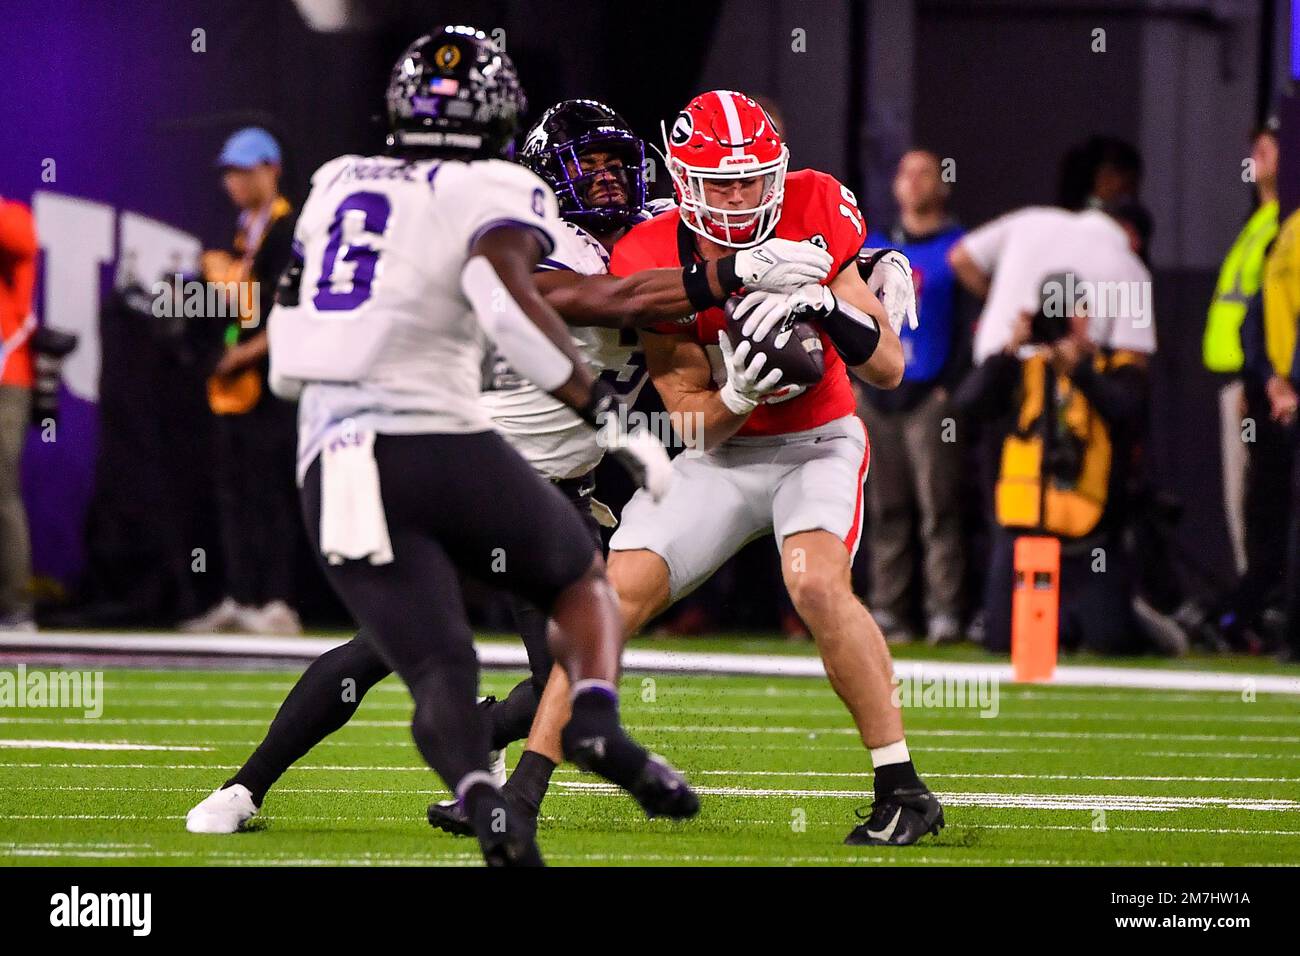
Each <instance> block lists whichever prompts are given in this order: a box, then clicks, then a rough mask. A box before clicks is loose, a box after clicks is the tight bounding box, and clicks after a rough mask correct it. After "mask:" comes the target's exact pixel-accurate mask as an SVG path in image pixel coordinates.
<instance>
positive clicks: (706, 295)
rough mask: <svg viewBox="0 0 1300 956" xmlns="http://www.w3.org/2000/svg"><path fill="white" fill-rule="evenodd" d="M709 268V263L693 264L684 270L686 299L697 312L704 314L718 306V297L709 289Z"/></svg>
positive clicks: (683, 280)
mask: <svg viewBox="0 0 1300 956" xmlns="http://www.w3.org/2000/svg"><path fill="white" fill-rule="evenodd" d="M707 268H708V264H707V263H704V262H693V263H691V264H690V265H689V266H686V268H684V269H682V285H683V286H685V287H686V298H687V300H689V301H690V303H691V308H693V309H694V310H695V311H696V312H703V311H704V310H705V309H711V308H713V307H714V306H715V305H717V304H718V299H717V297H716V296H715V295H714V294H713V292H712V290H710V289H709V274H708V272H707V271H706V270H707Z"/></svg>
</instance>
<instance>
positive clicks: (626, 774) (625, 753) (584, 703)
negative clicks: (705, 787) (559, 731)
mask: <svg viewBox="0 0 1300 956" xmlns="http://www.w3.org/2000/svg"><path fill="white" fill-rule="evenodd" d="M563 739H564V743H565V751H566V753H567V752H568V751H569V750H570V749H571V747H573V746H577V745H578V744H579V743H580V742H582V741H584V740H591V739H599V740H600V741H601V744H600V748H599V750H593V749H591V748H587V753H588V754H589V755H590V757H589V759H590V760H591V766H590V767H588V768H587V769H590V770H593V771H595V772H596V773H598V774H600V775H601V776H602V777H605V778H606V779H608V780H612V781H613V782H614V783H616V784H618V785H619V786H621V787H628V786H631V785H632V783H633V782H634V781H635V780H636V777H637V775H638V774H639V773H640V772H641V769H642V768H643V767H645V765H646V762H647V761H648V760H649V759H650V754H649V753H647V752H646V750H645V749H644V748H643V747H641V746H640V745H639V744H637V743H636V742H634V741H633V740H632V739H631V738H630V737H628V735H627V734H625V733H624V732H623V728H622V727H621V726H620V724H619V719H618V693H617V692H616V691H613V690H611V689H610V688H608V687H605V686H594V687H587V688H585V689H583V690H581V691H579V692H578V693H577V694H576V695H575V696H574V698H573V715H572V716H571V717H570V718H569V723H568V725H567V726H566V727H565V728H564V734H563Z"/></svg>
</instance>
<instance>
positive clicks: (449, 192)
mask: <svg viewBox="0 0 1300 956" xmlns="http://www.w3.org/2000/svg"><path fill="white" fill-rule="evenodd" d="M503 224H516V225H519V226H523V227H526V228H529V229H532V230H534V232H535V233H536V234H537V237H538V238H539V239H540V240H541V242H542V248H543V254H544V255H549V254H550V253H551V251H552V250H553V249H554V248H555V244H556V237H557V234H558V230H559V229H560V228H562V224H561V222H560V220H559V218H558V212H557V208H556V201H555V196H554V194H553V193H552V192H551V189H550V187H549V186H547V185H546V184H545V183H544V182H543V181H542V180H541V179H539V178H538V177H537V176H536V175H534V174H533V173H532V172H530V171H529V170H527V169H525V168H523V167H522V166H517V165H515V164H513V163H507V162H503V161H501V160H480V161H476V162H471V163H463V162H455V161H450V160H424V161H419V162H411V161H408V160H401V159H395V158H392V157H386V156H340V157H338V158H337V159H334V160H331V161H330V162H328V163H326V164H325V165H324V166H322V167H321V168H320V169H318V170H317V171H316V173H315V175H314V176H312V186H311V193H310V194H309V196H308V198H307V202H306V203H305V204H304V206H303V209H302V214H301V216H300V217H299V219H298V225H297V230H296V232H295V244H294V250H295V254H296V256H298V257H299V261H300V262H301V274H300V276H299V278H298V281H297V285H296V288H295V287H293V286H292V285H291V286H290V287H287V288H286V287H284V286H282V288H281V290H280V296H279V301H278V304H277V306H276V307H275V309H273V310H272V312H271V314H270V316H269V318H268V326H269V330H270V335H271V374H272V381H273V384H274V383H278V382H284V381H293V380H299V381H301V382H302V385H303V387H302V391H301V395H300V398H299V402H300V406H299V416H298V421H299V436H298V473H299V479H300V480H301V477H302V475H303V474H305V472H306V470H307V467H308V466H309V465H310V464H311V462H312V460H313V459H314V458H315V457H316V455H317V454H318V453H319V451H320V447H321V444H322V441H323V439H324V437H325V435H326V433H327V432H329V431H330V429H332V428H334V427H336V426H339V425H340V424H341V423H344V422H348V423H350V424H351V426H352V427H354V428H355V429H357V430H358V431H375V432H379V433H383V434H412V433H453V434H455V433H468V432H478V431H487V430H488V429H490V428H491V427H492V423H491V421H490V420H489V416H488V414H487V412H486V411H485V410H484V408H483V406H482V404H481V403H480V401H479V392H480V388H481V385H482V377H483V375H482V370H483V362H484V356H485V353H486V349H487V347H488V345H489V343H488V342H487V337H486V335H485V334H484V332H483V330H482V327H481V326H480V325H479V322H478V320H477V318H476V317H475V316H474V312H473V309H472V308H471V306H470V304H469V302H468V300H467V299H466V298H465V296H464V295H463V293H462V292H461V288H460V277H461V270H462V269H463V268H464V266H465V263H466V261H467V260H468V258H469V250H470V248H471V247H472V246H473V244H474V242H475V241H476V240H477V239H478V238H479V237H480V236H481V235H483V234H484V233H485V232H487V231H488V230H489V229H492V228H493V227H495V226H499V225H503Z"/></svg>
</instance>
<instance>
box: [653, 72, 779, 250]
mask: <svg viewBox="0 0 1300 956" xmlns="http://www.w3.org/2000/svg"><path fill="white" fill-rule="evenodd" d="M661 130H662V132H663V137H664V150H665V155H666V158H667V161H668V172H669V175H671V176H672V180H673V188H674V191H675V192H676V193H677V203H678V210H679V211H680V213H681V217H682V221H683V222H684V223H685V224H686V226H687V228H688V229H690V230H691V231H692V232H695V233H697V234H699V235H701V236H704V237H705V238H707V239H710V240H712V241H713V242H717V243H719V244H721V245H724V246H730V247H732V248H737V249H744V248H748V247H750V246H755V245H758V244H759V243H760V242H762V241H763V240H764V239H766V238H767V237H768V236H770V235H771V234H772V230H773V229H775V228H776V223H777V221H778V220H779V219H780V218H781V203H782V201H783V200H784V198H785V175H786V171H787V169H788V167H789V164H790V151H789V149H787V148H786V145H785V143H783V142H782V141H781V135H780V134H779V133H778V132H777V131H776V129H775V128H774V127H773V126H772V121H771V119H769V117H768V115H767V113H766V112H765V111H764V110H763V108H762V107H761V106H759V105H758V103H756V102H755V101H754V100H753V99H752V98H751V97H748V96H746V95H745V94H743V93H737V92H735V91H733V90H711V91H710V92H708V93H701V94H700V95H699V96H697V97H695V99H693V100H691V101H690V102H689V103H687V104H686V108H685V109H684V110H682V111H681V112H680V113H678V114H677V118H676V119H675V120H673V126H672V130H671V132H670V131H669V130H668V129H666V128H662V127H661ZM755 181H758V182H757V187H758V191H757V201H756V202H754V203H753V204H752V205H740V206H737V205H734V202H735V192H734V190H735V186H734V184H735V183H737V182H739V183H741V189H750V190H752V188H753V185H754V183H755ZM729 184H730V188H731V198H730V199H728V200H726V203H727V204H726V205H722V204H720V203H721V201H722V200H720V199H718V197H719V196H720V195H721V194H723V193H724V192H726V191H727V189H728V186H729ZM706 186H707V187H711V191H712V194H713V195H714V197H715V201H714V202H713V203H710V202H709V200H708V194H707V193H706V191H705V190H706Z"/></svg>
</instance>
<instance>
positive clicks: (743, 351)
mask: <svg viewBox="0 0 1300 956" xmlns="http://www.w3.org/2000/svg"><path fill="white" fill-rule="evenodd" d="M718 348H719V349H721V350H722V361H723V363H724V365H725V366H726V369H727V380H726V381H725V382H724V383H723V385H722V388H721V389H720V390H719V392H718V397H719V398H721V399H722V404H724V405H726V406H727V410H728V411H730V412H731V413H732V414H733V415H748V414H749V413H750V412H752V411H753V410H754V409H755V408H757V407H758V403H759V402H761V401H762V400H763V398H764V396H766V395H767V394H768V393H769V392H771V391H773V390H775V389H776V387H777V383H778V382H780V381H781V376H782V375H784V374H785V373H784V372H782V371H781V370H780V369H779V368H774V369H772V371H770V372H768V373H767V374H766V375H763V366H764V365H766V364H767V356H766V355H765V354H763V353H761V352H760V353H759V354H758V355H755V356H754V358H753V359H752V360H750V358H749V354H750V352H751V351H753V343H752V342H750V341H749V340H748V339H746V340H745V341H743V342H741V343H740V345H738V346H737V347H736V348H735V350H734V351H733V350H732V348H731V339H730V338H728V337H727V330H726V329H723V330H722V331H720V332H719V333H718ZM760 375H763V377H762V378H759V376H760Z"/></svg>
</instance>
